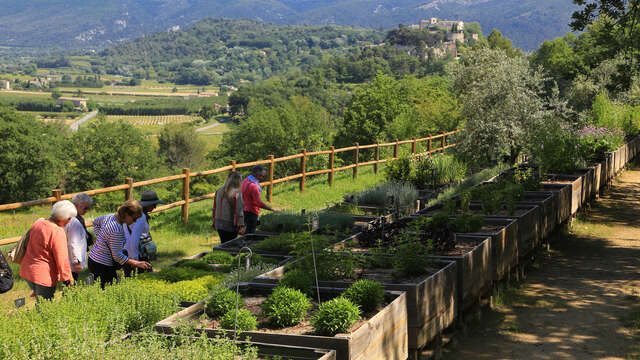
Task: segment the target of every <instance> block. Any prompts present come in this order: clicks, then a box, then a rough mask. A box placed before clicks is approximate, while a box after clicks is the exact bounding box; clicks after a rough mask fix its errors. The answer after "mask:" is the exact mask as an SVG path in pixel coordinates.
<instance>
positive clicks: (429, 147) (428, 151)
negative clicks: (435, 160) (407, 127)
mask: <svg viewBox="0 0 640 360" xmlns="http://www.w3.org/2000/svg"><path fill="white" fill-rule="evenodd" d="M429 153H431V135H429V140H428V141H427V154H429Z"/></svg>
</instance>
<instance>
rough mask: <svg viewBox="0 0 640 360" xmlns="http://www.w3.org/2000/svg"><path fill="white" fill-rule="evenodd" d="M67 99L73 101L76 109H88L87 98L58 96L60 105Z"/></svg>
mask: <svg viewBox="0 0 640 360" xmlns="http://www.w3.org/2000/svg"><path fill="white" fill-rule="evenodd" d="M65 101H71V102H72V103H73V106H74V107H75V109H76V110H83V111H85V110H87V99H84V98H73V97H60V98H58V105H62V103H63V102H65Z"/></svg>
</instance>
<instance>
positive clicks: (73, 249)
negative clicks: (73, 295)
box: [64, 193, 93, 281]
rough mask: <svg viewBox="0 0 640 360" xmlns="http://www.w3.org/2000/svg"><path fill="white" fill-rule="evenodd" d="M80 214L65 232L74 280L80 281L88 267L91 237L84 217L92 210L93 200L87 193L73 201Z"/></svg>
mask: <svg viewBox="0 0 640 360" xmlns="http://www.w3.org/2000/svg"><path fill="white" fill-rule="evenodd" d="M71 201H72V202H73V205H74V206H75V207H76V211H77V212H78V214H77V216H76V217H74V218H73V219H71V221H69V223H68V224H67V226H65V227H64V231H65V233H66V234H67V247H68V249H69V262H70V265H71V272H72V274H73V279H74V280H75V281H78V274H79V273H80V272H81V271H82V269H85V268H86V267H87V247H88V246H89V245H90V244H89V239H90V235H91V234H89V233H88V232H87V228H86V226H85V223H84V218H83V217H82V216H83V215H84V214H86V213H87V211H89V210H90V209H91V205H92V204H93V199H92V198H91V196H89V195H87V194H85V193H78V194H75V195H74V196H73V198H72V199H71Z"/></svg>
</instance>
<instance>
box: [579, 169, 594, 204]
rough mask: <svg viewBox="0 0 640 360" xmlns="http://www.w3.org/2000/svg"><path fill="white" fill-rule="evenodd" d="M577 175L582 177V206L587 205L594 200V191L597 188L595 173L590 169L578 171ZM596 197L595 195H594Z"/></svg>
mask: <svg viewBox="0 0 640 360" xmlns="http://www.w3.org/2000/svg"><path fill="white" fill-rule="evenodd" d="M576 173H577V174H580V175H581V176H582V200H581V204H582V205H585V204H586V203H587V202H588V201H589V200H591V198H592V196H591V195H592V193H593V189H594V186H595V183H596V181H595V171H594V169H593V168H591V167H588V168H585V169H579V170H576ZM594 197H595V195H594Z"/></svg>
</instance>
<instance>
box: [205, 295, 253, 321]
mask: <svg viewBox="0 0 640 360" xmlns="http://www.w3.org/2000/svg"><path fill="white" fill-rule="evenodd" d="M243 306H244V300H243V299H242V296H240V295H238V307H243ZM235 308H236V293H235V292H234V291H231V290H229V289H224V290H221V291H219V292H218V293H216V294H214V295H213V296H212V297H211V299H209V301H208V302H207V309H206V311H207V315H209V317H212V318H216V317H220V316H222V315H224V314H226V313H228V312H229V311H231V310H233V309H235Z"/></svg>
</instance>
